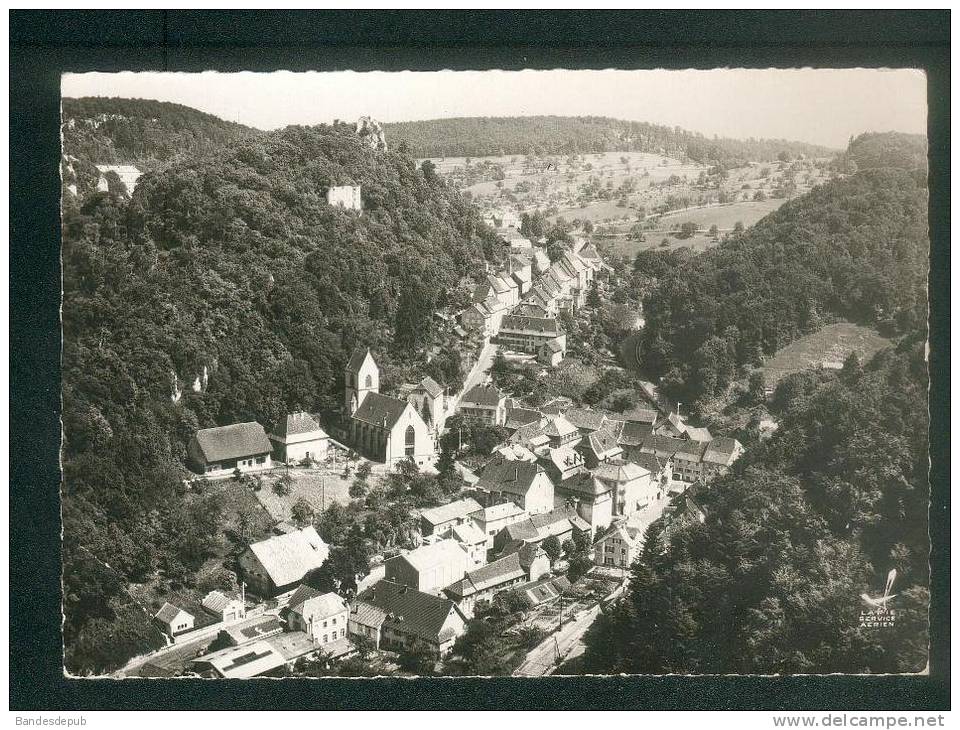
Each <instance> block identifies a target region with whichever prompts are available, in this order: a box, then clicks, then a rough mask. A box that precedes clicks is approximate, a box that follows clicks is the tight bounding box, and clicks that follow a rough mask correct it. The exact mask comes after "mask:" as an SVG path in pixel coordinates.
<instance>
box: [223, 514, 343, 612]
mask: <svg viewBox="0 0 960 730" xmlns="http://www.w3.org/2000/svg"><path fill="white" fill-rule="evenodd" d="M329 553H330V549H329V548H328V547H327V544H326V543H325V542H324V541H323V540H322V539H320V536H319V535H318V534H317V531H316V530H315V529H314V528H313V527H306V528H304V529H302V530H297V531H296V532H290V533H287V534H285V535H275V536H273V537H269V538H267V539H266V540H261V541H260V542H255V543H252V544H250V545H249V546H248V547H247V549H246V550H244V551H243V553H241V555H240V568H241V573H242V576H243V579H244V580H245V581H246V582H247V584H248V585H249V586H250V589H251V590H253V591H254V592H255V593H258V594H260V595H261V596H274V595H276V594H278V593H283V592H285V591H287V590H290V589H292V588H294V587H296V585H297V584H298V583H300V581H302V580H303V578H304V577H305V576H306V575H307V573H309V572H310V571H311V570H315V569H316V568H319V567H320V566H321V565H323V563H324V561H326V559H327V556H328V555H329Z"/></svg>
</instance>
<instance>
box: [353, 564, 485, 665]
mask: <svg viewBox="0 0 960 730" xmlns="http://www.w3.org/2000/svg"><path fill="white" fill-rule="evenodd" d="M349 621H350V626H351V627H352V628H351V630H352V631H353V633H354V635H355V636H360V635H365V634H363V633H361V632H360V629H361V628H373V627H374V625H376V628H377V630H378V631H379V641H378V642H376V644H375V646H376V648H378V649H379V648H381V647H385V648H389V649H394V650H399V651H409V650H411V649H426V650H427V651H430V652H432V653H434V654H436V655H439V656H443V655H444V654H446V653H447V652H449V651H450V649H452V648H453V643H454V641H456V639H457V637H458V636H460V635H461V634H462V633H463V632H464V626H465V624H466V621H467V619H466V616H464V615H463V612H462V611H461V610H460V609H459V608H458V607H457V605H456V604H455V603H454V602H453V601H451V600H450V599H449V598H442V597H440V596H437V595H434V594H432V593H424V592H422V591H418V590H416V589H415V588H411V587H409V586H405V585H401V584H399V583H394V582H393V581H390V580H381V581H379V582H377V583H376V584H374V585H373V586H371V587H370V588H368V589H367V590H366V591H364V592H363V593H361V594H360V595H359V596H358V597H357V601H356V602H355V603H354V605H353V607H351V611H350V618H349ZM368 638H369V637H368Z"/></svg>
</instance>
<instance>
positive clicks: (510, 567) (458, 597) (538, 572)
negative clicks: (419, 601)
mask: <svg viewBox="0 0 960 730" xmlns="http://www.w3.org/2000/svg"><path fill="white" fill-rule="evenodd" d="M549 569H550V561H549V559H548V558H547V556H546V554H545V553H544V552H543V550H542V549H541V548H540V547H539V546H537V545H524V546H523V547H521V548H520V549H519V550H517V551H516V552H513V553H511V554H509V555H505V556H504V557H502V558H498V559H497V560H494V561H493V562H491V563H487V564H486V565H484V566H482V567H480V568H477V569H475V570H471V571H468V572H467V573H466V574H465V575H464V576H463V578H461V579H460V580H458V581H457V582H456V583H453V584H451V585H449V586H448V587H447V588H446V589H445V590H444V595H446V596H447V597H448V598H450V599H451V600H452V601H454V602H456V604H457V605H458V606H459V607H460V610H461V611H463V613H464V615H466V616H472V615H473V611H474V608H475V606H476V602H477V601H479V600H489V599H491V598H493V596H495V595H496V594H497V593H499V592H501V591H504V590H507V589H509V588H511V587H513V586H516V585H519V584H521V583H526V582H528V581H531V580H537V579H538V578H540V576H542V575H543V574H544V573H546V572H547V571H548V570H549Z"/></svg>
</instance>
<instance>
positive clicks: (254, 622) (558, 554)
mask: <svg viewBox="0 0 960 730" xmlns="http://www.w3.org/2000/svg"><path fill="white" fill-rule="evenodd" d="M328 202H329V204H331V205H338V206H341V207H343V208H346V209H348V210H351V209H352V210H355V211H356V214H357V215H362V191H361V189H360V187H359V186H343V187H339V188H331V189H330V190H329V191H328ZM486 215H487V218H486V222H487V223H488V224H489V225H490V226H491V227H493V228H494V229H495V230H496V231H497V234H498V236H499V237H500V239H501V241H502V243H503V245H504V248H505V256H504V259H503V264H502V267H499V268H494V267H488V271H487V273H486V275H485V277H484V278H483V279H482V280H481V281H479V282H474V284H473V288H472V292H471V293H470V302H469V304H468V306H466V307H464V308H463V309H462V310H460V311H459V312H455V313H453V318H452V319H451V321H450V327H451V328H452V331H453V333H454V334H455V336H456V337H459V338H460V339H461V340H463V341H464V342H472V343H473V346H472V349H470V348H467V351H469V352H471V353H472V354H471V357H470V360H469V362H468V363H467V364H468V366H469V367H467V368H465V370H468V371H469V372H468V373H467V375H466V377H465V378H464V382H463V385H462V387H461V388H460V389H459V391H458V392H450V389H449V388H445V387H442V386H441V385H440V384H439V383H438V382H437V381H436V380H435V379H434V378H432V377H430V376H429V375H425V376H424V377H422V379H420V380H419V382H411V383H403V384H400V385H399V386H398V387H394V388H391V389H390V390H386V389H385V388H384V387H383V386H382V384H381V374H382V373H381V368H380V365H379V364H378V352H377V351H376V350H375V349H374V348H370V347H367V346H366V345H365V344H364V343H362V342H361V343H357V347H356V349H355V351H354V352H353V354H352V356H351V357H350V358H349V361H348V362H346V363H345V365H344V367H343V381H342V387H343V391H342V393H343V397H342V404H341V406H342V407H341V409H340V412H339V413H336V414H332V415H331V414H330V413H323V414H321V413H308V412H303V411H301V412H293V413H289V414H287V415H286V417H285V418H283V419H281V420H280V422H278V423H258V422H245V423H234V424H230V425H224V426H219V427H214V428H204V429H200V430H197V431H196V432H195V434H194V435H193V437H192V438H191V439H190V441H189V446H188V449H187V452H188V460H187V464H185V466H186V467H188V468H189V469H190V471H191V472H192V473H193V475H192V476H191V477H189V478H188V479H187V480H186V481H185V484H186V485H187V488H188V490H189V491H192V492H194V493H198V494H204V493H207V492H210V491H218V492H219V493H221V494H225V493H228V492H229V493H231V494H233V495H234V498H235V499H237V500H239V502H238V504H242V505H243V506H242V507H239V508H238V511H237V517H236V519H234V520H233V521H232V522H233V523H236V524H233V527H232V529H233V534H234V535H239V538H238V547H237V549H236V550H235V551H234V552H232V553H229V554H226V555H224V556H223V559H222V560H220V561H219V564H217V565H214V566H213V567H212V569H211V570H212V572H211V574H210V575H211V576H213V577H212V578H211V580H207V581H199V582H198V584H197V585H198V587H196V588H194V589H186V588H185V589H183V590H179V591H176V592H175V593H174V594H170V595H162V594H161V593H159V592H156V591H154V592H152V593H151V592H150V591H149V590H148V589H147V587H146V586H144V587H143V593H142V595H140V596H138V599H139V600H140V601H141V602H142V603H143V605H144V606H145V607H147V609H148V610H150V611H153V610H154V609H153V608H150V606H151V604H152V606H154V607H155V606H156V605H157V604H160V603H162V605H160V606H159V608H158V609H157V610H155V613H152V615H151V616H150V620H152V621H153V622H154V624H155V625H156V626H157V627H158V628H159V629H160V630H161V631H162V633H163V635H164V637H165V640H164V643H165V646H163V647H162V648H159V649H157V650H156V651H153V652H151V653H148V654H146V655H140V656H137V657H135V658H134V659H132V660H131V661H129V662H128V663H127V665H126V666H125V667H124V668H122V669H121V670H119V671H118V672H117V674H118V675H119V676H200V677H223V678H248V677H256V676H291V675H293V676H324V675H345V676H378V675H395V674H399V675H408V676H409V675H422V674H438V673H439V674H465V673H469V674H473V673H484V674H494V673H495V674H511V673H512V674H517V675H528V676H539V675H545V674H551V673H554V672H556V671H558V670H559V671H562V665H563V663H564V662H566V661H570V660H572V659H575V658H576V656H577V655H578V654H579V653H581V652H582V651H583V643H582V637H583V635H584V633H585V632H586V631H587V630H588V629H589V627H590V626H591V624H592V623H593V621H594V620H595V619H596V617H597V616H598V614H599V612H600V610H601V608H602V607H603V606H604V605H605V604H607V603H609V602H610V601H612V600H614V599H616V597H618V596H619V595H621V594H623V592H624V591H625V590H626V588H627V583H628V580H629V571H628V569H629V567H630V566H631V564H632V562H633V560H634V559H635V558H636V557H637V555H638V553H639V551H640V550H641V548H642V546H643V541H644V534H645V531H646V530H647V528H648V527H649V526H650V525H651V524H652V523H653V522H655V521H657V520H661V519H662V520H666V521H667V522H668V523H669V521H671V520H688V519H694V520H696V519H700V520H702V519H703V518H704V514H703V511H702V509H701V508H700V507H699V506H698V504H697V500H696V496H695V494H696V490H697V489H705V488H709V485H710V482H711V480H712V479H713V478H714V477H716V476H718V475H721V474H724V473H725V472H726V471H727V470H728V469H729V468H730V466H731V465H732V464H733V462H734V461H736V460H737V459H738V458H739V457H740V456H741V454H742V453H743V450H744V449H743V446H742V445H741V444H740V443H739V442H738V441H737V440H736V439H735V438H731V437H725V436H723V435H720V434H712V433H711V432H710V430H709V429H708V428H705V427H702V426H697V425H694V424H693V423H691V422H689V421H688V418H686V417H684V416H683V415H681V404H677V403H672V402H670V401H669V400H668V399H667V398H665V397H662V396H661V395H660V394H659V393H658V390H657V388H656V386H655V385H653V384H652V383H649V382H642V387H641V389H640V393H641V395H642V399H641V400H640V401H639V402H633V403H629V404H623V405H624V406H626V408H625V409H624V410H621V411H619V412H618V411H616V410H613V409H610V408H604V407H598V406H594V405H587V404H584V403H582V402H577V400H576V399H574V398H571V397H568V396H563V395H560V394H552V395H548V396H544V395H543V394H542V393H541V394H540V395H539V396H538V397H535V398H528V397H526V396H525V395H524V394H520V393H515V392H511V391H510V390H509V389H507V388H505V387H504V382H506V378H505V377H504V374H505V373H506V374H509V373H510V372H511V369H512V368H520V369H522V370H523V371H525V372H533V373H536V375H535V377H537V378H540V379H548V378H549V375H550V374H551V373H553V372H555V371H556V370H557V368H560V367H564V366H567V365H569V364H570V363H569V360H570V358H571V351H572V350H575V349H576V348H577V347H578V346H579V345H581V343H578V342H575V341H573V340H572V336H571V334H570V333H568V332H567V331H566V330H565V328H564V322H570V321H571V320H572V318H576V317H577V316H578V315H582V314H583V313H584V312H585V311H587V310H589V309H590V308H591V307H596V306H597V302H598V301H600V300H601V299H602V298H603V297H604V296H605V292H606V291H607V289H608V287H609V286H610V282H611V278H612V277H614V276H615V275H614V273H613V269H612V268H611V267H610V265H608V264H607V263H605V261H604V259H603V257H602V256H601V255H600V253H598V250H597V247H596V246H595V245H594V244H593V243H592V242H590V241H588V240H587V239H586V238H584V237H582V236H573V237H571V241H570V244H569V245H568V246H566V247H564V249H563V250H562V251H560V252H559V253H555V254H554V255H552V256H548V254H547V251H546V249H545V245H544V244H545V241H544V240H542V239H540V240H536V239H534V240H531V238H530V237H528V235H524V234H523V233H521V230H520V229H521V227H522V220H521V216H520V215H519V214H518V212H517V211H516V209H515V208H512V207H510V206H505V207H502V208H497V209H492V210H489V211H488V212H487V214H486ZM642 323H643V318H642V312H640V311H636V312H635V323H634V325H633V327H634V328H635V329H637V330H639V329H640V328H641V327H642ZM601 367H602V368H603V369H604V370H610V371H620V370H622V367H621V366H620V365H619V364H616V363H615V362H608V363H602V364H601ZM207 377H208V375H207V373H206V372H204V373H203V374H202V376H198V378H197V381H196V382H195V383H194V385H193V387H194V390H200V389H202V388H204V387H206V380H207ZM180 396H181V392H180V389H179V388H178V386H177V384H176V382H175V383H174V392H173V393H172V396H171V397H172V399H173V400H174V401H176V400H178V399H179V397H180ZM694 486H696V489H692V487H694ZM251 495H252V496H253V497H254V498H255V499H251ZM411 495H413V496H414V497H415V501H414V503H415V504H416V507H415V508H414V509H413V510H411V511H409V512H407V513H404V512H403V510H402V509H399V508H397V507H396V505H394V504H392V500H393V499H395V498H397V499H399V498H401V497H402V498H403V499H405V500H409V497H410V496H411ZM378 523H381V524H380V525H379V527H378ZM361 528H362V529H361ZM374 528H376V529H382V533H383V535H384V537H383V538H382V539H379V540H370V539H369V535H370V534H371V532H370V531H371V529H374ZM322 535H324V536H326V537H327V538H328V539H326V540H325V539H324V537H322ZM200 586H202V587H203V588H201V587H200ZM206 589H209V590H206ZM471 631H473V632H476V633H477V634H478V635H480V634H484V633H489V632H495V633H496V634H497V636H496V641H495V642H492V643H490V645H491V646H496V647H497V651H495V652H492V655H491V656H486V657H484V658H483V660H482V661H481V660H480V659H478V658H477V657H474V661H473V662H472V663H470V662H467V661H465V658H464V656H463V655H462V652H461V655H457V656H452V650H453V648H454V645H455V644H456V642H457V640H458V639H459V638H460V637H463V636H464V635H465V634H467V633H468V632H471ZM451 657H452V658H451Z"/></svg>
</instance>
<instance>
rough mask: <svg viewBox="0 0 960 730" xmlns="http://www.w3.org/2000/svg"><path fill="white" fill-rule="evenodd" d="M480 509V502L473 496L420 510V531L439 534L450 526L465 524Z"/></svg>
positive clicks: (427, 533) (423, 533) (425, 533)
mask: <svg viewBox="0 0 960 730" xmlns="http://www.w3.org/2000/svg"><path fill="white" fill-rule="evenodd" d="M480 509H482V507H481V506H480V503H479V502H477V500H475V499H473V498H471V497H467V498H465V499H458V500H456V501H455V502H450V503H449V504H442V505H440V506H439V507H431V508H430V509H425V510H423V511H421V512H420V533H421V534H422V535H424V536H426V535H433V534H437V535H439V534H441V533H443V532H444V531H445V530H447V528H449V527H453V526H454V525H460V524H463V523H464V522H466V521H467V520H468V519H469V515H471V514H472V513H474V512H476V511H477V510H480Z"/></svg>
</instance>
